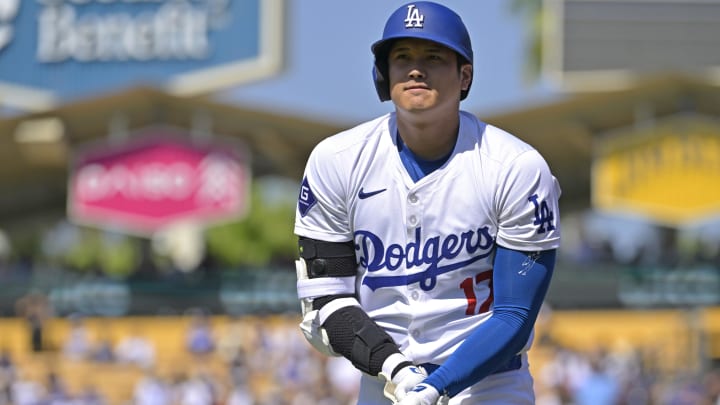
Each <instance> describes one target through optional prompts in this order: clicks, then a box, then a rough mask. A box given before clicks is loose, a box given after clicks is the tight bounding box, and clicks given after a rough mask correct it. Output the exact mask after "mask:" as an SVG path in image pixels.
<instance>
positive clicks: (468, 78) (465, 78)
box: [460, 63, 473, 91]
mask: <svg viewBox="0 0 720 405" xmlns="http://www.w3.org/2000/svg"><path fill="white" fill-rule="evenodd" d="M472 77H473V67H472V65H470V64H468V63H466V64H464V65H462V66H461V67H460V81H461V88H462V90H463V91H468V90H470V84H471V83H472Z"/></svg>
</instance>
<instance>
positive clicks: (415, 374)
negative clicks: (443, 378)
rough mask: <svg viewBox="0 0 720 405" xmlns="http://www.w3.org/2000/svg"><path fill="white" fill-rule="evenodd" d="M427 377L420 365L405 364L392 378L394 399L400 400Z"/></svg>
mask: <svg viewBox="0 0 720 405" xmlns="http://www.w3.org/2000/svg"><path fill="white" fill-rule="evenodd" d="M425 378H427V373H426V372H425V370H424V369H423V368H422V367H418V366H414V365H411V366H407V367H403V368H401V369H400V371H398V372H397V374H395V377H393V379H392V387H393V392H392V393H393V395H394V396H395V401H400V400H402V399H403V398H405V396H406V395H407V393H408V391H410V390H411V389H413V388H414V387H415V386H416V385H418V384H420V383H421V382H423V380H425Z"/></svg>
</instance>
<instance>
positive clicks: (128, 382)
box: [0, 310, 720, 405]
mask: <svg viewBox="0 0 720 405" xmlns="http://www.w3.org/2000/svg"><path fill="white" fill-rule="evenodd" d="M0 322H1V323H2V324H1V325H0V330H3V337H2V340H0V349H1V350H2V352H1V353H2V354H1V355H0V405H10V404H14V405H306V404H308V405H309V404H313V405H350V404H354V403H355V402H354V400H355V394H356V392H357V389H358V385H357V383H358V371H357V370H355V369H354V368H353V367H352V366H350V365H349V363H348V362H347V361H345V360H344V359H342V358H325V357H323V356H321V355H319V354H318V353H316V352H315V351H314V350H312V349H311V347H310V346H309V345H308V344H307V343H306V342H305V340H304V338H303V337H302V335H301V333H300V332H299V329H298V328H297V322H298V318H297V316H296V315H294V314H290V315H268V316H243V317H226V316H209V315H207V314H206V312H204V311H199V310H198V311H189V312H188V313H186V314H183V315H181V316H175V317H118V318H97V317H88V318H86V317H82V316H78V315H73V316H69V317H62V318H60V317H58V318H53V319H48V320H47V321H46V322H44V327H43V329H44V331H43V333H42V338H41V341H40V342H38V339H37V333H31V331H32V330H35V329H34V328H31V329H28V323H27V320H26V319H21V318H6V319H2V320H0ZM33 337H34V338H33ZM642 349H643V348H639V347H632V346H627V345H626V346H622V345H619V346H617V347H611V348H606V347H602V346H600V345H598V346H597V347H596V348H594V349H593V350H577V349H572V348H569V347H566V346H563V345H562V344H561V343H558V342H557V341H555V340H553V339H552V338H550V337H549V334H542V333H540V334H539V335H538V337H537V340H536V345H535V347H534V348H533V349H532V350H531V352H530V361H531V368H534V374H535V378H536V392H537V404H538V405H620V404H623V405H625V404H627V405H643V404H647V405H651V404H652V405H716V404H720V368H717V367H715V368H713V367H704V368H702V370H710V371H699V372H696V373H693V372H687V373H668V372H667V368H666V367H662V365H661V364H658V363H659V362H660V361H662V360H661V358H662V357H658V356H654V357H653V356H648V355H647V354H648V353H643V351H642Z"/></svg>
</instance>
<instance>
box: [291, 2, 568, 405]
mask: <svg viewBox="0 0 720 405" xmlns="http://www.w3.org/2000/svg"><path fill="white" fill-rule="evenodd" d="M371 49H372V52H373V54H374V57H375V64H374V70H373V79H374V83H375V87H376V89H377V93H378V95H379V97H380V100H382V101H387V100H391V101H392V103H393V104H394V111H393V112H391V113H389V114H386V115H384V116H381V117H379V118H377V119H374V120H371V121H368V122H365V123H362V124H360V125H358V126H356V127H354V128H352V129H349V130H346V131H343V132H341V133H339V134H336V135H334V136H331V137H328V138H326V139H325V140H323V141H322V142H320V143H319V144H318V145H317V146H316V147H315V149H314V150H313V152H312V153H311V155H310V157H309V159H308V162H307V166H306V168H305V173H304V178H303V180H302V185H301V189H300V194H299V200H298V205H297V213H296V222H295V233H296V234H297V235H298V237H299V248H300V257H299V259H298V261H297V262H296V268H297V274H298V281H297V292H298V297H299V298H300V301H301V307H302V312H303V321H302V323H301V329H302V330H303V332H304V334H305V336H306V338H307V339H308V341H309V342H310V343H311V344H312V345H313V346H314V347H316V348H317V349H318V350H320V351H322V352H323V353H325V354H328V355H340V356H343V357H345V358H347V359H348V360H349V361H350V362H352V364H353V365H354V366H355V367H356V368H358V369H359V370H361V371H362V372H363V375H362V381H361V387H360V392H359V400H358V403H359V404H361V405H381V404H385V405H387V404H390V403H394V404H401V405H420V404H422V405H430V404H447V403H449V404H450V405H458V404H483V405H488V404H504V405H507V404H532V403H534V394H533V385H532V384H533V382H532V377H531V376H530V373H529V371H528V364H527V355H526V351H527V350H528V348H529V347H530V345H531V342H532V331H533V325H534V323H535V319H536V317H537V314H538V311H539V309H540V305H541V303H542V301H543V299H544V297H545V294H546V291H547V289H548V285H549V283H550V279H551V275H552V271H553V267H554V264H555V250H556V249H557V248H558V246H559V241H560V227H559V225H560V224H559V211H558V198H559V195H560V188H559V186H558V183H557V181H556V179H555V178H554V176H553V175H552V173H551V172H550V170H549V168H548V165H547V164H546V162H545V160H544V159H543V158H542V156H541V155H540V154H539V153H538V152H537V151H536V150H535V149H534V148H533V147H531V146H530V145H528V144H526V143H524V142H522V141H521V140H519V139H518V138H516V137H514V136H513V135H511V134H509V133H507V132H505V131H503V130H501V129H499V128H496V127H493V126H491V125H489V124H486V123H484V122H482V121H480V120H478V119H477V118H476V117H475V116H473V115H471V114H470V113H467V112H465V111H462V110H460V102H461V100H463V99H465V97H466V96H467V95H468V91H469V90H470V85H471V84H472V79H473V50H472V47H471V44H470V37H469V35H468V32H467V29H466V27H465V25H464V23H463V21H462V20H461V18H460V17H459V16H458V15H457V14H456V13H455V12H453V11H452V10H450V9H448V8H447V7H445V6H442V5H440V4H436V3H432V2H426V1H418V2H414V3H409V4H406V5H403V6H402V7H400V8H399V9H397V10H396V11H395V12H393V13H392V15H390V17H389V19H388V21H387V23H386V25H385V28H384V31H383V35H382V38H381V39H380V40H379V41H377V42H375V43H374V44H373V45H372V48H371Z"/></svg>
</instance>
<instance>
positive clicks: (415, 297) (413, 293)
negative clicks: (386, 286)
mask: <svg viewBox="0 0 720 405" xmlns="http://www.w3.org/2000/svg"><path fill="white" fill-rule="evenodd" d="M410 298H412V299H413V301H417V300H418V298H420V294H419V293H418V292H417V291H413V292H412V294H410Z"/></svg>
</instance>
